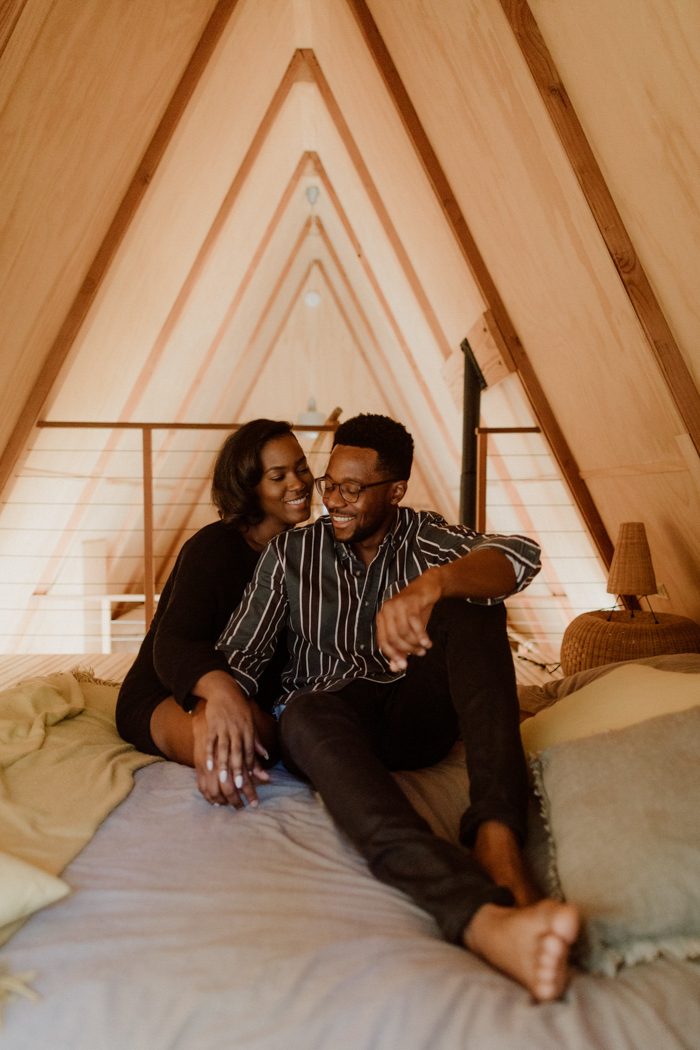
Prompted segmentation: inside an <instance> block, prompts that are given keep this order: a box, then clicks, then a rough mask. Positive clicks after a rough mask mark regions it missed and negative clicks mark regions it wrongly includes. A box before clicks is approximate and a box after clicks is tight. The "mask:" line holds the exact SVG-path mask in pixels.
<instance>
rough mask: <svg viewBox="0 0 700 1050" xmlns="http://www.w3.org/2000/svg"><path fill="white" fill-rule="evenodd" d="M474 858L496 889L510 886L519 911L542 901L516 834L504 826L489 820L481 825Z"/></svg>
mask: <svg viewBox="0 0 700 1050" xmlns="http://www.w3.org/2000/svg"><path fill="white" fill-rule="evenodd" d="M474 859H475V860H476V861H477V863H478V864H479V865H480V866H481V867H482V868H483V869H484V871H485V872H486V874H487V875H488V876H489V877H490V878H491V879H492V880H493V881H494V882H495V883H496V885H497V886H507V887H508V889H509V890H510V892H511V893H512V894H513V896H514V897H515V903H516V905H517V906H518V907H519V908H524V907H525V906H526V905H528V904H534V903H535V902H536V901H539V900H541V899H542V894H541V893H540V891H539V890H538V889H537V887H536V886H535V884H534V882H533V881H532V878H531V876H530V873H529V871H528V870H527V867H526V865H525V860H524V858H523V855H522V852H521V850H520V846H519V845H518V840H517V839H516V837H515V834H514V833H513V832H512V831H511V829H510V828H509V827H507V825H505V824H501V823H499V822H498V821H496V820H487V821H485V822H484V823H483V824H480V825H479V830H478V832H477V835H476V841H475V843H474Z"/></svg>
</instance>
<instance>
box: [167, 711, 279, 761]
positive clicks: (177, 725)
mask: <svg viewBox="0 0 700 1050" xmlns="http://www.w3.org/2000/svg"><path fill="white" fill-rule="evenodd" d="M202 702H203V701H200V703H202ZM251 706H252V711H253V722H254V724H255V731H256V733H257V735H258V739H259V740H260V742H261V743H262V745H263V747H264V748H265V750H266V751H267V753H268V755H269V756H270V757H269V760H268V761H266V762H265V765H274V764H275V762H277V760H278V757H279V750H278V744H277V722H276V721H275V719H274V718H273V717H272V715H268V714H267V713H266V712H265V711H263V710H262V708H260V707H258V705H257V704H256V703H254V702H253V703H252V705H251ZM151 736H152V737H153V740H154V742H155V744H156V746H157V747H158V748H159V749H160V750H161V751H162V752H163V754H164V755H165V757H166V758H169V759H171V761H173V762H179V763H180V764H181V765H183V766H194V734H193V732H192V715H190V714H188V713H187V712H186V711H184V710H183V708H182V707H180V705H179V704H178V703H177V701H176V700H175V699H174V698H173V697H172V696H169V697H167V699H165V700H162V701H161V702H160V703H159V704H158V706H157V707H156V708H155V710H154V711H153V714H152V715H151Z"/></svg>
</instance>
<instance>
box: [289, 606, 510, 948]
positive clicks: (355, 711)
mask: <svg viewBox="0 0 700 1050" xmlns="http://www.w3.org/2000/svg"><path fill="white" fill-rule="evenodd" d="M428 633H429V635H430V638H431V639H432V642H433V646H432V648H431V649H430V650H429V651H428V653H427V654H426V655H425V656H422V657H412V658H410V659H409V665H408V670H407V672H406V674H405V676H404V677H403V678H401V679H399V680H398V681H396V682H392V683H388V684H382V683H377V682H370V681H367V680H366V679H358V680H355V681H353V682H350V683H348V685H346V686H345V687H343V688H342V689H341V690H339V691H337V692H313V693H303V694H300V695H298V696H296V697H294V698H293V699H292V700H291V701H290V702H289V704H288V705H287V708H286V710H285V711H284V713H283V715H282V719H281V723H280V729H281V741H282V756H283V758H284V761H285V764H286V765H287V766H288V767H289V768H290V769H292V770H293V771H295V772H301V773H302V774H303V775H304V776H306V777H307V778H308V779H309V780H310V781H311V783H312V784H313V786H314V787H315V788H316V790H317V791H318V792H319V793H320V795H321V797H322V799H323V801H324V803H325V804H326V806H327V808H328V810H329V812H330V813H331V815H332V817H333V818H334V819H335V821H336V823H337V824H338V826H339V827H340V828H341V829H342V830H343V831H344V832H345V834H346V835H347V836H348V837H349V839H350V840H351V841H352V842H353V843H354V845H355V846H356V848H357V849H358V850H359V851H360V853H361V854H362V855H363V856H364V857H365V859H366V860H367V862H368V864H369V867H370V870H371V871H372V872H373V873H374V875H376V876H377V878H379V879H381V880H382V881H383V882H386V883H388V884H389V885H391V886H394V887H396V888H397V889H400V890H402V891H403V892H404V893H406V894H408V896H410V897H411V898H412V899H413V900H414V901H415V902H416V904H418V905H419V906H420V907H422V908H423V909H424V910H425V911H427V912H428V913H430V914H431V915H433V917H434V918H435V920H436V921H437V923H438V925H439V926H440V928H441V929H442V931H443V934H444V935H445V937H446V938H447V939H448V940H450V941H454V942H460V941H461V938H462V934H463V932H464V929H465V927H466V926H467V924H468V923H469V922H470V920H471V918H472V916H473V914H474V912H475V911H476V910H477V909H478V908H479V907H481V906H482V905H483V904H486V903H488V902H491V903H496V904H504V905H511V904H513V895H512V894H511V892H510V890H508V889H507V888H505V887H502V886H501V887H499V886H496V885H494V883H493V882H492V881H491V880H490V879H489V877H488V876H487V875H486V874H485V873H484V871H483V870H482V869H481V868H480V867H479V865H478V864H477V863H476V861H475V860H474V859H473V856H472V854H471V852H470V851H469V849H468V848H467V847H469V846H470V845H472V844H473V842H474V839H475V837H476V832H477V829H478V826H479V825H480V824H481V823H482V822H483V821H486V820H497V821H500V822H501V823H503V824H506V825H507V826H508V827H510V828H511V829H512V830H513V831H514V832H515V834H516V836H517V837H518V839H519V840H520V841H521V842H522V841H523V839H524V836H525V821H526V811H527V773H526V767H525V758H524V754H523V750H522V746H521V743H520V732H519V717H518V703H517V694H516V688H515V673H514V670H513V660H512V657H511V653H510V647H509V645H508V639H507V636H506V630H505V609H504V607H503V606H502V605H492V606H483V605H470V604H469V603H468V602H465V601H462V600H457V599H448V600H444V601H442V602H439V603H438V605H436V607H435V609H434V610H433V614H432V616H431V618H430V621H429V624H428ZM460 734H461V736H462V739H463V741H464V745H465V750H466V759H467V770H468V773H469V785H470V805H469V808H468V809H467V811H466V812H465V814H464V816H463V818H462V823H461V828H460V839H461V842H462V843H463V844H464V845H463V846H459V845H455V844H452V843H449V842H446V841H445V840H443V839H441V838H439V837H438V836H436V835H435V834H434V833H433V831H432V830H431V828H430V826H429V825H428V824H427V822H426V821H424V820H423V818H422V817H420V816H419V815H418V814H417V813H416V811H415V810H414V809H413V807H412V806H411V805H410V803H409V802H408V800H407V799H406V797H405V795H404V794H403V792H402V791H401V789H400V788H399V787H398V785H397V784H396V783H395V781H394V779H393V777H392V776H391V774H390V772H389V771H390V770H392V769H417V768H421V767H425V766H429V765H433V764H434V763H436V762H438V761H439V760H440V759H441V758H443V757H444V756H445V755H446V754H447V752H448V751H449V749H450V748H451V747H452V745H453V744H454V742H455V740H456V739H457V737H458V735H460Z"/></svg>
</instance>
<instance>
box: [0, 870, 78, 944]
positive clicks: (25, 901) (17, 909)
mask: <svg viewBox="0 0 700 1050" xmlns="http://www.w3.org/2000/svg"><path fill="white" fill-rule="evenodd" d="M68 892H69V887H68V885H67V884H66V883H65V882H64V881H63V879H58V878H56V876H55V875H49V874H48V872H46V871H42V869H41V868H35V867H34V865H33V864H27V863H26V861H23V860H20V859H19V857H13V856H12V855H11V854H10V853H0V927H3V926H7V925H8V923H11V922H15V920H17V919H23V918H25V917H26V916H27V915H31V914H32V912H34V911H38V910H39V908H45V907H46V905H47V904H53V902H54V901H57V900H60V899H61V897H65V896H66V894H67V893H68ZM0 941H2V930H1V929H0Z"/></svg>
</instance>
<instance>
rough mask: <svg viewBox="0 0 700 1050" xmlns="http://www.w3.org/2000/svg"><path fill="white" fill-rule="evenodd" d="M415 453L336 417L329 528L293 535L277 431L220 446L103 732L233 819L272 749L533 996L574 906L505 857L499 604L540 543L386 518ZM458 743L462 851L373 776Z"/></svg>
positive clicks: (508, 703) (512, 839)
mask: <svg viewBox="0 0 700 1050" xmlns="http://www.w3.org/2000/svg"><path fill="white" fill-rule="evenodd" d="M412 458H413V440H412V438H411V436H410V434H409V433H408V432H407V431H406V429H405V428H404V427H403V426H402V425H401V424H400V423H397V422H395V421H394V420H391V419H388V418H387V417H385V416H379V415H360V416H356V417H355V418H353V419H349V420H347V421H346V422H345V423H343V424H341V425H340V426H339V427H338V430H337V431H336V434H335V438H334V444H333V449H332V452H331V456H330V460H329V462H328V467H327V471H326V474H325V475H324V476H323V477H321V478H317V479H316V481H315V485H316V487H317V489H318V491H319V493H320V495H321V496H322V498H323V502H324V505H325V507H326V510H327V515H324V516H323V517H321V518H320V519H319V520H318V521H316V522H315V523H313V524H311V525H307V526H306V527H304V528H301V529H295V528H293V526H295V525H299V524H300V523H301V522H303V521H305V520H306V518H307V517H308V516H309V506H310V493H311V485H312V483H313V479H312V477H311V473H310V471H309V468H308V466H307V463H306V459H305V457H304V454H303V452H302V449H301V447H300V446H299V444H298V442H297V440H296V438H295V437H294V436H293V434H292V432H291V428H290V426H289V425H288V424H287V423H279V422H271V421H269V420H254V421H252V422H250V423H247V424H246V425H245V426H243V427H241V428H240V429H239V430H237V431H236V432H235V433H234V434H232V435H231V436H230V437H229V438H228V439H227V441H226V442H225V444H224V445H223V447H222V449H221V451H220V453H219V456H218V459H217V462H216V465H215V468H214V477H213V484H212V496H213V501H214V503H215V505H216V507H217V509H218V511H219V515H220V518H221V520H220V521H218V522H216V523H214V524H211V525H207V526H206V527H205V528H203V529H202V530H200V531H199V532H198V533H197V534H196V535H195V536H193V537H192V538H191V539H190V540H189V541H188V542H187V543H186V544H185V545H184V547H183V549H182V551H181V553H180V555H179V557H178V560H177V562H176V565H175V567H174V569H173V572H172V574H171V576H170V578H169V579H168V581H167V583H166V585H165V587H164V589H163V593H162V596H161V600H160V603H159V605H158V609H157V612H156V615H155V617H154V619H153V623H152V625H151V627H150V630H149V631H148V634H147V635H146V637H145V639H144V642H143V645H142V647H141V650H140V652H139V655H138V657H137V659H136V661H135V663H134V665H133V667H132V668H131V670H130V672H129V674H128V675H127V677H126V679H125V681H124V684H123V686H122V689H121V692H120V694H119V700H118V704H117V724H118V728H119V731H120V733H121V734H122V736H124V737H125V739H127V740H129V741H130V742H132V743H133V744H135V745H136V747H138V748H140V749H141V750H144V751H147V752H151V753H155V754H162V755H164V756H165V757H167V758H169V759H173V760H175V761H177V762H182V763H186V764H188V765H192V766H194V768H195V770H196V776H197V783H198V786H199V789H200V791H201V792H202V794H203V795H204V797H205V798H206V799H207V800H208V801H209V802H212V803H214V804H231V805H233V806H234V807H236V808H240V807H241V806H243V805H244V803H245V802H247V803H248V804H249V805H250V806H256V805H257V804H258V800H257V794H256V783H257V784H259V783H263V782H265V781H267V780H268V779H269V774H268V773H267V772H266V769H265V766H266V765H270V764H272V763H273V762H274V761H276V759H277V756H278V748H279V751H281V755H282V758H283V760H284V763H285V765H286V766H287V768H288V769H290V770H291V771H292V772H294V773H297V774H299V775H301V776H303V777H304V778H305V779H307V780H308V781H310V782H311V784H312V785H313V786H314V787H315V788H316V790H317V791H318V792H319V794H320V795H321V797H322V799H323V801H324V803H325V804H326V807H327V808H328V810H329V812H330V813H331V815H332V816H333V818H334V819H335V821H336V823H337V824H338V826H339V827H340V828H341V829H342V830H343V831H344V833H345V834H346V835H347V836H348V837H349V838H350V840H351V841H352V842H353V843H354V845H355V846H356V848H357V849H358V850H359V851H360V852H361V853H362V855H363V856H364V857H365V859H366V860H367V862H368V865H369V867H370V869H371V871H372V872H373V873H374V874H375V875H376V876H377V877H378V878H379V879H381V880H382V881H384V882H387V883H388V884H390V885H391V886H394V887H396V888H398V889H400V890H402V891H403V892H404V893H406V894H408V895H409V896H410V897H411V898H412V899H413V900H414V901H415V902H416V903H417V904H418V905H419V906H420V907H421V908H423V909H424V910H425V911H427V912H429V913H430V914H431V915H432V916H433V917H434V918H435V920H436V921H437V923H438V924H439V926H440V928H441V929H442V931H443V933H444V935H445V937H446V938H447V939H448V940H450V941H452V942H454V943H456V944H460V945H463V946H465V947H467V948H469V949H471V950H472V951H474V952H475V953H477V954H478V955H480V956H482V957H483V958H484V959H486V960H487V961H488V962H490V963H491V964H492V965H494V966H495V967H497V968H498V969H500V970H502V971H503V972H505V973H506V974H508V975H509V976H511V977H513V978H514V979H516V980H517V981H519V982H520V983H521V984H522V985H524V986H525V987H526V988H527V989H529V991H530V992H531V993H532V995H533V996H534V998H535V999H537V1000H551V999H554V998H557V997H558V996H560V995H561V994H562V992H563V990H564V988H565V986H566V981H567V962H568V954H569V949H570V947H571V945H572V944H573V942H574V940H575V938H576V936H577V933H578V914H577V911H576V909H575V908H574V907H573V906H571V905H569V904H562V903H560V902H557V901H554V900H542V899H540V894H539V893H538V892H537V890H536V889H535V887H534V885H533V884H532V882H531V881H530V878H529V876H528V874H527V871H526V869H525V865H524V862H523V859H522V856H521V850H520V847H521V845H522V843H523V839H524V836H525V820H526V809H527V776H526V767H525V759H524V755H523V751H522V746H521V742H520V734H519V719H518V704H517V695H516V687H515V676H514V671H513V662H512V658H511V653H510V648H509V645H508V640H507V635H506V617H505V609H504V606H503V598H505V597H507V596H508V595H509V594H512V593H514V592H515V591H518V590H520V589H522V588H523V587H525V586H527V584H528V583H529V582H530V580H531V579H532V577H533V576H534V575H535V574H536V573H537V571H538V569H539V550H538V548H537V546H536V545H535V544H534V543H532V542H531V541H529V540H527V539H525V538H524V537H521V536H496V535H489V536H486V535H480V534H477V533H475V532H473V531H472V530H471V529H469V528H467V527H466V526H457V525H447V524H446V523H445V521H444V520H443V519H442V518H441V517H440V516H439V515H436V514H432V513H429V512H423V511H420V512H418V511H414V510H412V509H410V508H408V507H402V506H400V505H399V504H400V502H401V500H402V498H403V496H404V494H405V492H406V486H407V482H408V478H409V475H410V471H411V463H412ZM261 552H262V553H261ZM246 585H248V586H246ZM464 599H467V600H466V601H465V600H464ZM239 603H240V604H239ZM280 675H281V679H280ZM253 697H254V698H255V699H251V698H253ZM460 735H461V737H462V739H463V740H464V745H465V749H466V757H467V767H468V772H469V783H470V805H469V808H468V809H467V811H466V812H465V814H464V816H463V818H462V823H461V829H460V839H461V842H462V843H463V845H462V846H458V845H454V844H452V843H449V842H447V841H445V840H444V839H442V838H439V837H437V836H436V835H435V834H434V833H433V832H432V830H431V829H430V827H429V825H428V824H427V823H426V822H425V821H424V820H423V819H422V818H421V817H419V815H418V814H417V813H416V812H415V810H414V809H413V807H412V806H411V805H410V804H409V802H408V801H407V799H406V798H405V796H404V794H403V792H402V791H401V789H400V788H399V787H398V786H397V785H396V783H395V781H394V779H393V777H392V776H391V772H390V771H391V770H398V769H417V768H420V767H425V766H429V765H433V764H434V763H436V762H438V761H439V760H440V759H441V758H443V757H444V756H445V755H446V754H447V752H448V751H449V750H450V748H451V747H452V745H453V744H454V742H455V740H456V739H457V738H458V737H459V736H460Z"/></svg>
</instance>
